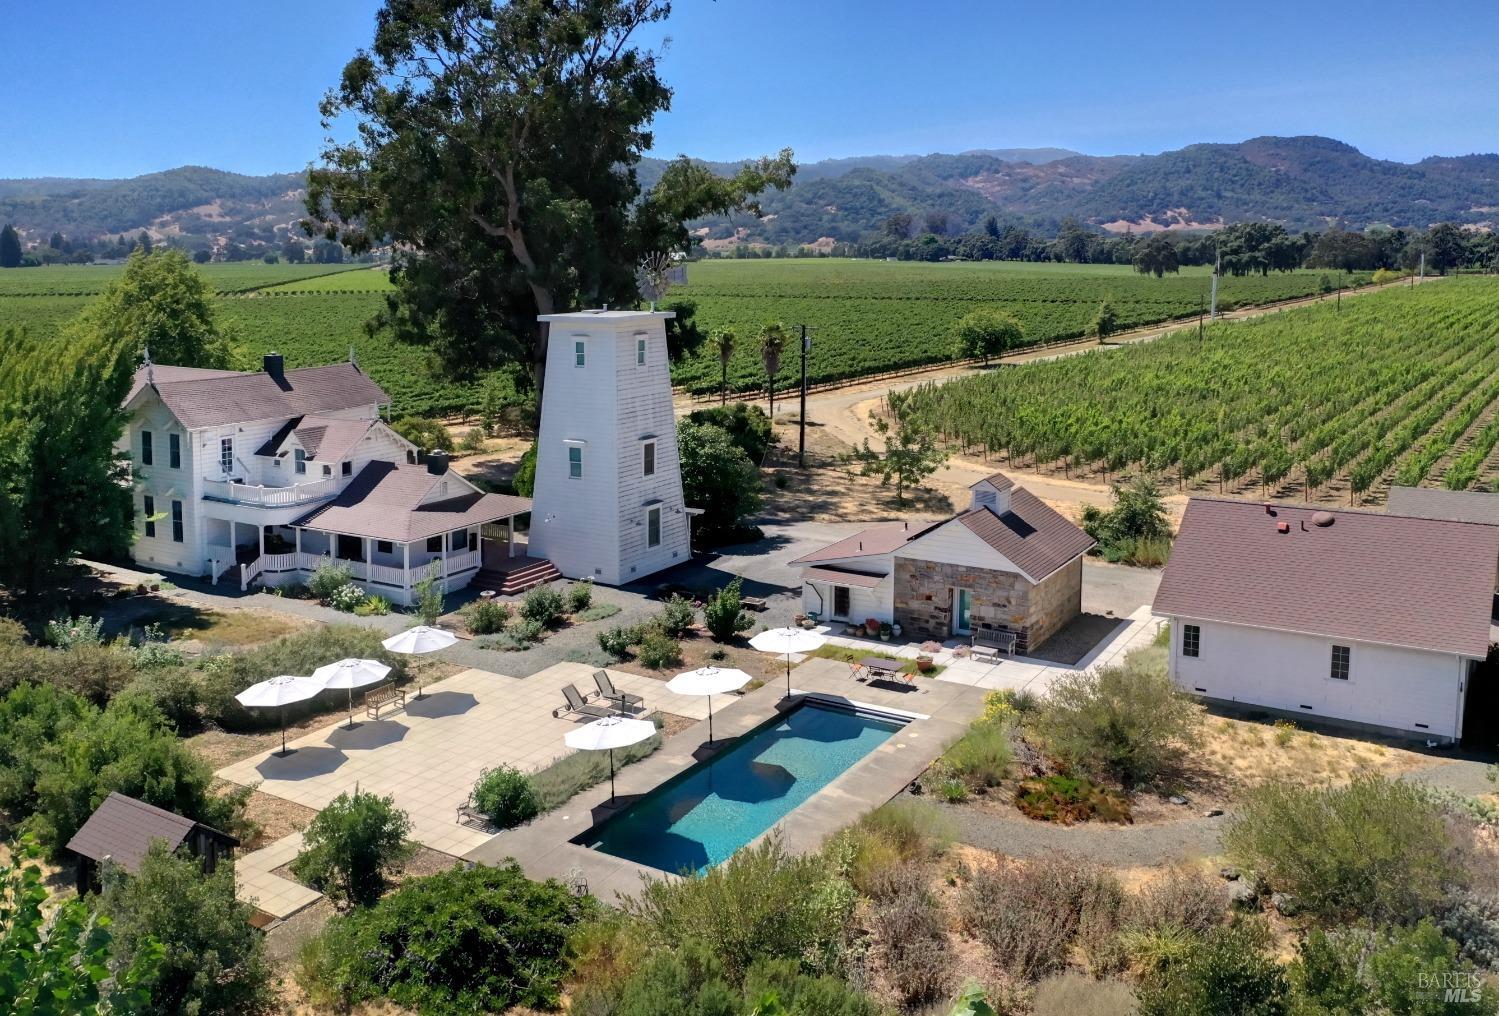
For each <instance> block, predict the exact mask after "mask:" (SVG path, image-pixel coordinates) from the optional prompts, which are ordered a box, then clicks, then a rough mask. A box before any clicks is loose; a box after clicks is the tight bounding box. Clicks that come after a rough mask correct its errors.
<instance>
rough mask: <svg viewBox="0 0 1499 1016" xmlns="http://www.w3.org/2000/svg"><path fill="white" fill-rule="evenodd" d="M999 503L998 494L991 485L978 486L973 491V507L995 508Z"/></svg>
mask: <svg viewBox="0 0 1499 1016" xmlns="http://www.w3.org/2000/svg"><path fill="white" fill-rule="evenodd" d="M998 505H999V495H998V494H996V493H995V492H994V488H992V487H980V488H979V489H978V490H975V491H974V492H973V506H974V507H975V508H995V507H997V506H998Z"/></svg>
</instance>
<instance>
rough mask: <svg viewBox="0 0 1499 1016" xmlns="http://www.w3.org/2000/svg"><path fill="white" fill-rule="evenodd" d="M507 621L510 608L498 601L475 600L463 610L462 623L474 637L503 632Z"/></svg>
mask: <svg viewBox="0 0 1499 1016" xmlns="http://www.w3.org/2000/svg"><path fill="white" fill-rule="evenodd" d="M509 621H510V608H509V607H508V606H506V605H505V604H503V603H501V602H500V601H499V600H484V599H480V600H475V601H474V602H472V603H470V604H469V605H468V606H467V607H464V608H463V623H464V624H465V625H466V626H467V627H468V630H469V632H470V633H471V634H474V635H493V634H495V633H496V632H500V631H504V630H505V625H506V624H508V623H509Z"/></svg>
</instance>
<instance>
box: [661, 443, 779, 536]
mask: <svg viewBox="0 0 1499 1016" xmlns="http://www.w3.org/2000/svg"><path fill="white" fill-rule="evenodd" d="M677 455H678V459H679V461H680V464H681V471H682V495H683V497H684V499H685V500H686V503H687V504H690V505H700V506H701V507H702V508H703V514H701V515H699V516H698V517H697V518H696V519H694V520H693V523H692V536H693V538H694V540H696V541H698V542H699V543H701V544H702V545H704V546H712V545H713V544H714V543H715V542H718V541H725V540H732V539H734V538H736V536H737V534H738V533H739V531H740V526H741V525H742V524H743V520H744V519H745V518H747V517H748V516H750V515H753V514H754V513H755V512H757V511H759V510H760V506H761V505H762V504H764V503H765V495H764V493H763V491H762V490H761V486H760V470H759V469H758V468H757V467H756V466H755V464H754V463H753V462H752V461H750V457H749V456H748V455H746V454H744V451H743V449H741V448H738V447H736V445H735V443H734V439H733V437H732V436H731V435H730V434H729V433H728V431H726V430H724V429H723V428H721V427H715V426H713V425H712V424H704V423H694V422H692V421H691V420H680V421H678V423H677Z"/></svg>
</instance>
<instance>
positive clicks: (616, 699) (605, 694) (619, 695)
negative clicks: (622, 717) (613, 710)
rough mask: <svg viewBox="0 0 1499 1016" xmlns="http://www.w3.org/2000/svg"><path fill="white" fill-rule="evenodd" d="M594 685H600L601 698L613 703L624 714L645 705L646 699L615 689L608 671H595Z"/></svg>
mask: <svg viewBox="0 0 1499 1016" xmlns="http://www.w3.org/2000/svg"><path fill="white" fill-rule="evenodd" d="M593 683H594V684H596V685H598V689H599V697H600V698H604V699H607V700H608V701H610V702H613V703H614V704H615V705H616V706H618V708H619V711H620V712H622V713H625V712H630V711H631V710H633V709H634V708H635V707H636V706H639V705H644V704H645V699H644V698H642V697H641V696H639V695H631V694H630V693H629V692H627V691H620V690H619V689H617V688H615V687H614V682H613V681H611V680H609V672H608V671H607V670H595V671H594V672H593Z"/></svg>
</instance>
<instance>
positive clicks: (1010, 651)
mask: <svg viewBox="0 0 1499 1016" xmlns="http://www.w3.org/2000/svg"><path fill="white" fill-rule="evenodd" d="M972 643H973V655H974V658H975V659H977V658H979V657H981V656H982V657H987V658H989V659H998V658H999V654H1000V653H1004V654H1006V655H1007V656H1014V655H1015V633H1014V632H1012V631H976V632H974V633H973V636H972Z"/></svg>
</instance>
